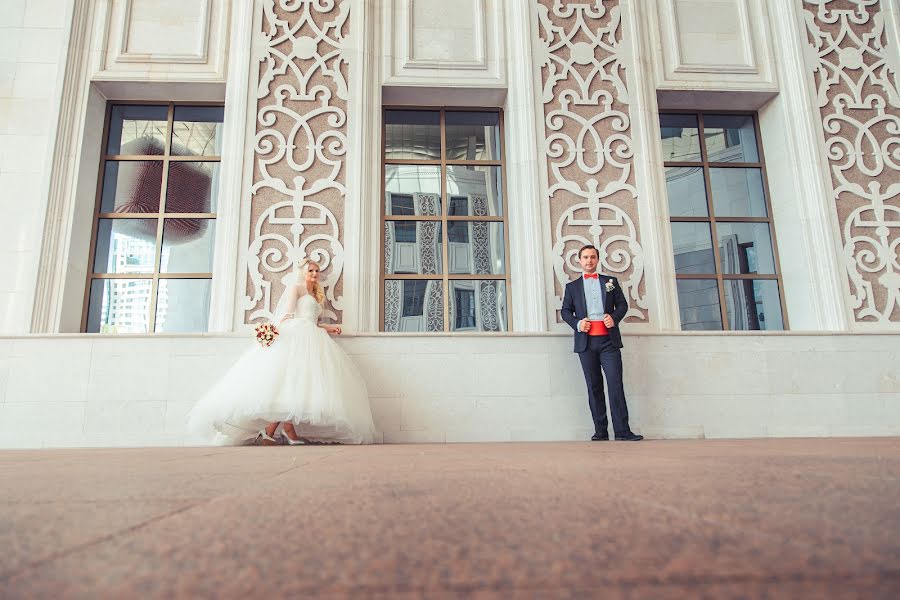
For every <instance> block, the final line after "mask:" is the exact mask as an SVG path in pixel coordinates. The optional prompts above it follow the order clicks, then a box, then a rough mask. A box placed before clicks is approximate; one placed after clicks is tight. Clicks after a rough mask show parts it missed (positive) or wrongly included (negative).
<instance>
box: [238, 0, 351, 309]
mask: <svg viewBox="0 0 900 600" xmlns="http://www.w3.org/2000/svg"><path fill="white" fill-rule="evenodd" d="M349 8H350V2H349V1H347V0H263V1H262V12H263V14H262V32H261V33H258V34H257V35H262V36H263V37H264V39H265V43H264V44H263V48H262V51H261V53H260V54H259V56H258V58H259V60H260V63H261V65H260V70H259V84H258V87H257V89H256V97H257V112H256V136H255V139H254V148H253V151H254V157H253V163H254V165H253V187H252V197H251V199H250V202H251V206H250V235H249V248H248V252H247V257H248V258H247V265H246V266H247V289H246V295H245V297H244V306H243V309H244V310H245V320H246V321H248V322H249V321H253V320H255V319H260V318H268V317H270V316H271V311H272V310H273V309H274V307H275V304H276V303H277V300H278V298H279V297H280V295H281V292H282V290H283V287H284V286H283V283H282V280H283V278H284V277H285V276H286V275H288V274H289V273H290V272H291V269H292V265H293V264H294V263H296V262H297V261H299V260H301V259H303V258H306V257H310V258H313V259H315V260H316V261H317V262H319V263H320V264H321V265H322V276H321V281H322V284H323V287H324V288H325V295H326V307H325V316H326V317H330V318H332V319H336V320H340V318H341V310H342V308H343V302H342V300H343V298H342V295H341V294H342V284H341V275H342V272H343V263H344V247H343V233H342V225H343V214H344V197H345V188H344V179H345V169H344V168H343V167H344V157H345V155H346V152H347V148H346V144H347V137H346V136H347V77H348V69H349V63H348V60H347V57H346V55H345V52H346V40H347V35H348V27H349Z"/></svg>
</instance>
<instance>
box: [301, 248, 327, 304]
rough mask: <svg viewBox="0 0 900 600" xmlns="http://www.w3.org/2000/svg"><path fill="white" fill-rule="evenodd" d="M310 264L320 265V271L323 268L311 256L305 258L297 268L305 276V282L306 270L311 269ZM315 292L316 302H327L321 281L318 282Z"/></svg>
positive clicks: (304, 277)
mask: <svg viewBox="0 0 900 600" xmlns="http://www.w3.org/2000/svg"><path fill="white" fill-rule="evenodd" d="M309 265H316V266H317V267H319V270H320V272H321V269H322V267H320V266H319V263H317V262H316V261H314V260H312V259H311V258H304V259H303V260H301V261H300V262H298V263H297V270H298V271H299V272H300V274H301V275H302V276H303V281H304V282H305V281H306V272H307V271H309ZM315 294H316V302H318V303H319V304H324V303H325V290H323V289H322V284H321V283H319V282H318V281H317V282H316V289H315Z"/></svg>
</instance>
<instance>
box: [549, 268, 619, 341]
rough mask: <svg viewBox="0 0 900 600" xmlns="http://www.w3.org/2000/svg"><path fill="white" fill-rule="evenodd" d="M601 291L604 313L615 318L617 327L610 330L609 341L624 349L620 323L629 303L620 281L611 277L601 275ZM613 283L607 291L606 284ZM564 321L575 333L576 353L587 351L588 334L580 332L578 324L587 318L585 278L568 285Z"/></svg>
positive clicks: (563, 310) (563, 309)
mask: <svg viewBox="0 0 900 600" xmlns="http://www.w3.org/2000/svg"><path fill="white" fill-rule="evenodd" d="M599 279H600V289H601V290H603V294H604V297H603V311H604V312H605V313H606V314H608V315H609V316H611V317H612V318H613V321H614V322H615V324H616V326H615V327H613V328H611V329H610V330H609V339H610V341H611V342H612V343H613V345H614V346H616V347H617V348H621V347H622V334H621V333H619V322H620V321H621V320H622V319H624V318H625V313H627V312H628V301H627V300H625V294H623V293H622V288H621V287H620V286H619V280H618V279H616V278H615V277H612V276H610V275H599ZM607 281H612V282H613V286H614V287H613V289H612V291H611V292H607V291H606V282H607ZM562 318H563V321H565V322H566V323H568V324H569V327H571V328H572V329H573V330H574V331H575V352H584V351H585V350H587V343H588V334H586V333H582V332H581V331H578V322H579V321H580V320H582V319H585V318H587V301H586V300H585V299H584V278H583V277H579V278H578V279H576V280H575V281H571V282H569V283H568V284H566V294H565V296H564V297H563V303H562Z"/></svg>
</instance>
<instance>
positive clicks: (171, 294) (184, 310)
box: [155, 279, 212, 333]
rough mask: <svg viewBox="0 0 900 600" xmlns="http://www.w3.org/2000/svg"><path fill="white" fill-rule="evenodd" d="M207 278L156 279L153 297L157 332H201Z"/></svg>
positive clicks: (208, 288)
mask: <svg viewBox="0 0 900 600" xmlns="http://www.w3.org/2000/svg"><path fill="white" fill-rule="evenodd" d="M211 291H212V280H210V279H160V280H159V291H158V292H157V299H156V326H155V329H156V331H157V332H158V333H202V332H205V331H206V330H207V329H208V328H209V298H210V293H211Z"/></svg>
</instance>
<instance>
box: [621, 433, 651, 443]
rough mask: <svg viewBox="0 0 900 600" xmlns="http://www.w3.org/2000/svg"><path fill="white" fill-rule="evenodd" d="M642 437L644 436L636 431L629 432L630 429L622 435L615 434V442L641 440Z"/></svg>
mask: <svg viewBox="0 0 900 600" xmlns="http://www.w3.org/2000/svg"><path fill="white" fill-rule="evenodd" d="M642 439H644V436H642V435H638V434H636V433H632V432H630V431H629V432H628V433H626V434H624V435H617V436H616V441H617V442H639V441H641V440H642Z"/></svg>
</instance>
